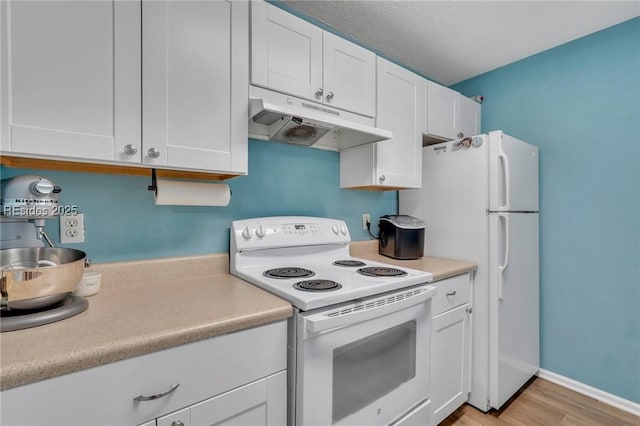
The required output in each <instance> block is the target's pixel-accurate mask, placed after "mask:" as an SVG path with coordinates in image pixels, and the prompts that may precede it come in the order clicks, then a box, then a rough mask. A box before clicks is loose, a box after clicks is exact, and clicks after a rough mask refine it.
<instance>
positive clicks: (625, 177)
mask: <svg viewBox="0 0 640 426" xmlns="http://www.w3.org/2000/svg"><path fill="white" fill-rule="evenodd" d="M453 88H454V89H456V90H459V91H461V92H462V93H464V94H466V95H467V96H472V95H483V96H484V97H485V101H484V103H483V104H482V129H483V131H489V130H493V129H503V130H504V131H505V132H506V133H508V134H512V135H514V136H516V137H518V138H520V139H524V140H526V141H528V142H531V143H533V144H535V145H537V146H539V147H540V210H541V215H540V234H541V241H540V262H541V264H540V268H541V270H540V272H541V283H540V284H541V363H542V368H544V369H547V370H550V371H553V372H555V373H558V374H561V375H563V376H567V377H570V378H572V379H574V380H577V381H579V382H583V383H586V384H588V385H591V386H594V387H596V388H599V389H602V390H604V391H607V392H610V393H612V394H615V395H617V396H620V397H622V398H625V399H628V400H631V401H635V402H640V267H639V265H640V18H635V19H633V20H631V21H627V22H625V23H622V24H620V25H617V26H614V27H611V28H609V29H606V30H604V31H601V32H598V33H595V34H592V35H590V36H587V37H584V38H581V39H578V40H576V41H574V42H571V43H568V44H565V45H562V46H560V47H557V48H554V49H552V50H549V51H546V52H543V53H541V54H538V55H535V56H532V57H529V58H527V59H524V60H522V61H519V62H516V63H514V64H511V65H508V66H505V67H503V68H500V69H497V70H495V71H492V72H489V73H487V74H484V75H481V76H479V77H476V78H473V79H470V80H467V81H465V82H462V83H460V84H457V85H455V86H454V87H453Z"/></svg>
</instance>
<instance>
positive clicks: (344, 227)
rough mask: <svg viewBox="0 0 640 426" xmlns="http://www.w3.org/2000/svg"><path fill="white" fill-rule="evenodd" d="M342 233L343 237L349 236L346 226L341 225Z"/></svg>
mask: <svg viewBox="0 0 640 426" xmlns="http://www.w3.org/2000/svg"><path fill="white" fill-rule="evenodd" d="M340 232H341V233H342V235H347V227H346V226H345V225H340Z"/></svg>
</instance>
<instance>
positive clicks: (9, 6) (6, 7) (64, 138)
mask: <svg viewBox="0 0 640 426" xmlns="http://www.w3.org/2000/svg"><path fill="white" fill-rule="evenodd" d="M0 28H1V30H0V31H1V34H0V40H1V50H2V53H1V55H0V57H1V59H0V63H1V68H0V76H1V77H0V78H1V82H2V85H1V88H0V93H1V102H2V103H1V104H0V111H2V132H1V135H0V136H1V139H2V143H1V149H2V151H7V152H8V151H11V152H13V153H16V154H26V155H44V156H56V157H70V158H76V159H77V158H90V159H96V160H106V161H118V162H137V163H139V162H140V138H141V134H140V108H141V103H140V102H141V95H140V89H141V83H140V81H141V80H140V76H141V69H140V57H141V56H140V43H139V40H140V4H139V3H136V2H120V1H113V2H110V1H102V2H94V1H67V2H59V1H41V2H33V1H6V2H5V1H3V2H1V3H0ZM136 41H138V42H136Z"/></svg>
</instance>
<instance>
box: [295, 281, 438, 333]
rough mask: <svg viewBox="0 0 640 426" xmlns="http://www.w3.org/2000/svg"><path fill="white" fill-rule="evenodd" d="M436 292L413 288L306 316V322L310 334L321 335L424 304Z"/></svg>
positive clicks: (432, 288)
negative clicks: (331, 330) (333, 329)
mask: <svg viewBox="0 0 640 426" xmlns="http://www.w3.org/2000/svg"><path fill="white" fill-rule="evenodd" d="M436 292H437V290H436V288H435V287H433V286H430V285H428V286H423V287H418V288H412V289H409V290H407V291H402V292H396V293H393V294H390V295H387V296H385V297H379V298H373V299H370V300H365V301H363V302H362V303H358V304H353V305H350V306H346V307H342V308H338V309H335V310H330V311H324V312H320V313H317V314H312V315H309V316H305V317H304V322H305V323H306V328H307V331H308V332H309V333H311V334H315V333H320V332H322V331H326V330H330V329H332V328H339V327H344V326H348V325H353V324H357V323H359V322H363V321H367V320H370V319H374V318H379V317H381V316H384V315H388V314H392V313H394V312H398V311H401V310H403V309H406V308H409V307H411V306H414V305H418V304H420V303H424V302H426V301H427V300H429V299H431V298H432V297H433V296H435V294H436Z"/></svg>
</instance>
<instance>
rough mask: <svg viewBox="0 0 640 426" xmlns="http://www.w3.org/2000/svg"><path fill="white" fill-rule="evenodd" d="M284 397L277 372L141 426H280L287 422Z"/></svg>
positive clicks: (283, 374) (281, 375)
mask: <svg viewBox="0 0 640 426" xmlns="http://www.w3.org/2000/svg"><path fill="white" fill-rule="evenodd" d="M286 393H287V372H286V371H281V372H280V373H276V374H274V375H273V376H269V377H267V378H264V379H260V380H257V381H255V382H253V383H250V384H248V385H245V386H241V387H239V388H237V389H234V390H231V391H229V392H226V393H224V394H222V395H218V396H215V397H213V398H210V399H207V400H205V401H202V402H199V403H197V404H194V405H191V406H189V407H186V408H183V409H181V410H178V411H175V412H173V413H171V414H167V415H166V416H163V417H159V418H158V419H156V421H155V422H153V421H151V422H147V423H145V424H144V425H141V426H151V425H153V426H209V425H216V426H217V425H220V426H223V425H224V426H234V425H238V426H240V425H242V426H280V425H284V424H285V423H286V421H287V413H286Z"/></svg>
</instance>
